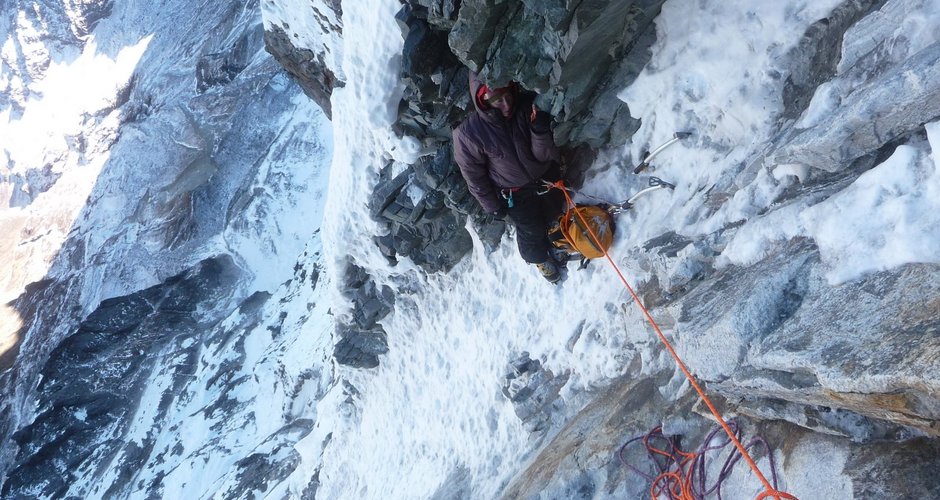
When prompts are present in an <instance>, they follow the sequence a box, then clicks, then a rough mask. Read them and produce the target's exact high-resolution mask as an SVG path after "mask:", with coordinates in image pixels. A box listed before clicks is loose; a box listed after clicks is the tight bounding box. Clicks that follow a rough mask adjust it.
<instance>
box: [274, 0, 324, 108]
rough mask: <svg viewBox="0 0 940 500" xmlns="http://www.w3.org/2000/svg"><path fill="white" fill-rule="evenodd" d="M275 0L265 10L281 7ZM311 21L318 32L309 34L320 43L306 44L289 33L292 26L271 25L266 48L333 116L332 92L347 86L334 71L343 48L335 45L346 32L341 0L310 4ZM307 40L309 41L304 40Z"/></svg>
mask: <svg viewBox="0 0 940 500" xmlns="http://www.w3.org/2000/svg"><path fill="white" fill-rule="evenodd" d="M277 7H278V6H277V5H276V4H275V3H274V2H266V4H265V5H264V6H263V7H262V13H263V14H264V9H277ZM307 15H309V16H310V17H311V19H310V20H309V22H308V23H307V27H308V28H309V29H314V27H315V28H316V31H317V32H316V33H311V34H309V35H310V36H314V37H316V38H317V41H318V42H319V43H312V44H309V45H310V46H306V45H303V44H299V43H300V42H299V41H297V40H292V39H291V37H290V35H288V32H289V31H290V25H288V24H286V23H285V24H284V25H277V24H268V25H267V26H265V30H264V43H265V49H266V50H267V51H268V52H269V53H270V54H271V55H272V56H274V59H276V60H277V62H278V63H279V64H280V65H281V66H283V67H284V69H286V70H287V71H288V72H289V73H290V74H291V76H293V77H294V79H295V81H297V83H299V84H300V87H301V88H302V89H303V90H304V93H306V94H307V96H309V97H310V98H311V99H313V100H314V102H316V103H317V105H318V106H320V108H321V109H322V110H323V112H324V113H326V115H327V117H329V118H331V119H332V106H331V104H330V95H332V93H333V89H334V88H336V87H342V86H343V79H342V75H337V74H335V73H334V70H333V68H337V67H339V64H338V63H337V61H336V60H335V58H336V57H337V54H336V53H337V52H340V49H339V48H337V47H334V46H333V44H334V43H335V40H336V39H338V38H339V37H340V36H341V35H342V32H343V25H342V17H343V9H342V6H341V5H340V2H339V0H322V1H321V0H318V1H315V2H312V4H311V5H310V6H309V11H308V12H307ZM304 41H307V40H304Z"/></svg>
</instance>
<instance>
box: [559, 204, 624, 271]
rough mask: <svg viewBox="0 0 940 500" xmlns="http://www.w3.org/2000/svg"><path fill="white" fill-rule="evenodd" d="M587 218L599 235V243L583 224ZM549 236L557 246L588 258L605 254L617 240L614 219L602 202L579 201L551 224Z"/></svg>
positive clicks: (588, 223) (592, 228)
mask: <svg viewBox="0 0 940 500" xmlns="http://www.w3.org/2000/svg"><path fill="white" fill-rule="evenodd" d="M579 214H580V217H579ZM582 219H583V220H582ZM585 222H587V225H588V227H590V229H591V231H593V233H594V235H596V236H597V239H598V240H599V242H600V246H598V244H597V243H598V242H596V241H594V238H593V237H592V236H591V231H588V230H587V228H586V227H585V226H584V223H585ZM549 239H550V240H551V241H552V244H554V245H555V247H557V248H560V249H562V250H564V251H566V252H568V253H579V254H581V255H582V256H583V257H584V258H586V259H596V258H598V257H603V256H604V252H606V251H607V249H608V248H610V245H612V244H613V242H614V220H613V217H612V216H611V215H610V214H609V213H608V212H607V210H605V209H603V208H601V207H599V206H596V205H578V206H575V207H572V208H569V209H568V210H567V211H565V213H564V214H563V215H562V216H561V217H560V218H559V219H558V221H557V223H556V224H554V225H553V226H552V228H551V229H550V230H549Z"/></svg>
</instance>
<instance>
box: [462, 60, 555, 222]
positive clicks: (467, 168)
mask: <svg viewBox="0 0 940 500" xmlns="http://www.w3.org/2000/svg"><path fill="white" fill-rule="evenodd" d="M481 85H483V82H482V81H481V80H480V79H479V78H478V77H477V75H476V74H475V73H473V72H470V98H471V100H472V101H473V105H474V106H475V108H476V111H475V112H474V113H471V114H470V116H468V117H467V119H466V120H464V122H463V123H461V124H460V126H458V127H457V128H456V129H454V159H455V160H456V161H457V165H459V166H460V172H461V173H462V174H463V178H464V179H465V180H466V181H467V186H468V187H469V188H470V193H472V194H473V196H474V197H475V198H476V199H477V201H479V202H480V205H481V206H482V207H483V210H484V211H486V212H495V211H496V210H498V209H499V208H500V207H502V202H501V201H500V199H499V191H500V190H501V189H508V188H518V187H523V186H526V185H531V184H533V183H537V182H538V180H539V179H540V178H541V177H542V175H544V174H545V173H546V172H547V171H548V170H549V169H550V168H551V167H552V165H553V162H554V161H555V160H557V159H558V149H557V148H556V147H555V140H554V138H553V137H552V132H551V131H550V130H549V131H547V132H545V133H541V134H540V133H536V132H534V131H532V128H531V124H530V122H529V118H530V116H531V113H532V101H533V99H534V97H535V96H534V94H532V93H518V94H517V95H516V102H515V104H514V106H513V113H512V116H510V117H509V118H504V117H503V116H502V114H500V112H499V110H496V109H493V108H489V107H484V106H485V105H484V104H482V103H480V102H478V101H477V98H476V96H477V90H479V88H480V86H481Z"/></svg>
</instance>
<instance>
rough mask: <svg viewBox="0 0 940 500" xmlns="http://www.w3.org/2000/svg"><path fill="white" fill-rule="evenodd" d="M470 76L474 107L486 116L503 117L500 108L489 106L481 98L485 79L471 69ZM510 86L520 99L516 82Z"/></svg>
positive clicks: (471, 98)
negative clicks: (481, 89)
mask: <svg viewBox="0 0 940 500" xmlns="http://www.w3.org/2000/svg"><path fill="white" fill-rule="evenodd" d="M468 78H469V81H470V100H471V101H473V107H474V109H476V110H477V112H478V113H480V114H481V115H483V116H485V117H488V118H493V119H502V115H501V114H500V113H499V110H496V109H493V108H492V107H490V106H487V105H486V103H484V102H482V101H481V100H480V88H482V87H483V86H484V85H486V83H485V82H484V81H483V79H482V78H480V75H478V74H476V72H474V71H470V72H469V77H468ZM510 86H512V87H513V96H514V97H515V98H516V100H517V101H518V98H519V88H518V87H517V86H516V85H515V83H510Z"/></svg>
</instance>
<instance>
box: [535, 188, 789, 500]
mask: <svg viewBox="0 0 940 500" xmlns="http://www.w3.org/2000/svg"><path fill="white" fill-rule="evenodd" d="M551 187H553V188H556V189H560V190H561V192H562V193H564V195H565V201H566V202H567V203H568V205H569V206H572V205H574V204H575V203H574V201H572V200H571V196H570V195H569V194H568V188H566V187H565V183H564V182H563V181H558V182H555V183H552V184H551ZM574 213H575V214H577V216H578V218H579V219H581V223H582V224H584V227H586V228H587V230H588V232H589V233H590V234H591V238H592V239H593V240H594V242H595V243H597V246H598V248H601V249H603V245H601V243H600V238H598V237H597V235H596V234H594V230H593V229H591V226H590V224H588V222H587V221H586V220H585V219H584V216H582V215H581V213H580V212H579V211H577V210H575V211H574ZM604 257H606V258H607V262H609V263H610V266H611V267H613V269H614V271H615V272H616V273H617V276H619V277H620V281H621V282H623V285H624V286H625V287H626V288H627V291H628V292H630V296H631V297H633V301H634V302H636V304H637V306H639V307H640V310H641V311H643V315H644V316H645V317H646V320H647V321H648V322H649V324H650V325H651V326H652V327H653V330H654V331H655V332H656V335H657V336H658V337H659V340H660V341H661V342H662V343H663V345H664V346H666V350H667V351H669V354H670V355H672V358H673V359H674V360H675V362H676V365H677V366H678V367H679V369H680V370H682V373H683V374H685V377H686V378H687V379H688V380H689V383H690V384H691V385H692V387H693V388H694V389H695V392H697V393H698V395H699V397H700V398H702V401H703V402H704V403H705V406H707V407H708V410H709V411H711V413H712V415H713V416H714V417H715V419H716V420H717V421H718V424H719V425H721V427H722V429H724V431H725V433H726V434H727V435H728V438H729V439H731V442H732V443H734V446H735V448H737V449H738V451H739V452H740V453H741V456H743V457H744V460H745V461H746V462H747V464H748V466H749V467H750V468H751V470H752V471H754V474H756V475H757V478H758V479H760V482H761V483H763V485H764V488H765V491H764V492H763V493H761V494H760V495H758V496H757V498H756V499H755V500H762V499H764V498H771V497H773V498H776V499H777V500H781V499H787V500H799V499H798V498H796V497H795V496H793V495H791V494H789V493H785V492H782V491H778V490H777V489H775V488H774V487H773V486H771V484H770V482H769V481H767V478H766V477H764V474H762V473H761V471H760V468H759V467H757V464H756V463H755V462H754V459H753V458H751V455H749V454H748V452H747V449H746V448H745V447H744V445H743V444H741V441H740V440H739V439H738V438H737V436H735V435H734V432H733V431H732V430H731V427H729V426H728V423H727V422H726V421H725V419H724V418H723V417H722V416H721V413H720V412H719V411H718V409H717V408H715V405H714V404H713V403H712V402H711V400H710V399H709V398H708V396H707V395H706V394H705V391H704V390H703V389H702V387H701V386H700V385H699V384H698V382H696V380H695V377H694V376H693V375H692V372H690V371H689V369H688V368H687V367H686V366H685V363H684V362H683V361H682V359H681V358H680V357H679V355H678V354H677V353H676V350H675V349H673V347H672V344H671V343H670V342H669V340H668V339H667V338H666V335H664V334H663V332H662V330H660V328H659V325H658V324H656V320H654V319H653V316H652V315H650V312H649V311H648V310H647V309H646V306H644V305H643V302H641V301H640V297H639V296H637V294H636V292H634V291H633V287H632V286H630V283H629V282H628V281H627V278H625V277H624V276H623V273H622V272H621V271H620V268H619V267H617V264H616V263H615V262H614V259H613V258H611V256H610V253H609V252H608V251H607V250H606V249H605V250H604ZM675 487H678V488H679V492H681V491H682V490H683V488H682V482H681V481H680V484H678V485H674V488H675ZM655 493H656V489H655V484H654V488H653V489H652V490H651V491H650V494H651V495H652V497H653V498H655V497H656V495H655ZM680 498H682V497H680Z"/></svg>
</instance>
